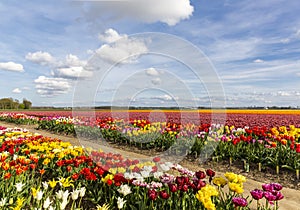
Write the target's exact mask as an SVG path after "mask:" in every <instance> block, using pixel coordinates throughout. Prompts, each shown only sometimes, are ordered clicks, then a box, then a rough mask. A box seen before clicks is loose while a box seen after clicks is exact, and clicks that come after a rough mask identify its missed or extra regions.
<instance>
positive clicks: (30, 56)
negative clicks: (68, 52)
mask: <svg viewBox="0 0 300 210" xmlns="http://www.w3.org/2000/svg"><path fill="white" fill-rule="evenodd" d="M25 58H26V59H27V60H29V61H31V62H34V63H38V64H41V65H51V64H53V63H54V62H55V59H54V57H53V56H52V55H51V54H50V53H48V52H42V51H37V52H34V53H27V55H26V56H25Z"/></svg>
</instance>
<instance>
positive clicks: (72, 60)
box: [64, 54, 86, 67]
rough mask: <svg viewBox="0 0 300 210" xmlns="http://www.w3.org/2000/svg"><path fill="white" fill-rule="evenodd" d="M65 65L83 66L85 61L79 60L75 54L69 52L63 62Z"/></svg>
mask: <svg viewBox="0 0 300 210" xmlns="http://www.w3.org/2000/svg"><path fill="white" fill-rule="evenodd" d="M64 64H65V65H67V66H71V67H73V66H84V65H86V61H84V60H80V59H79V58H78V57H77V56H76V55H72V54H69V55H67V56H66V60H65V62H64Z"/></svg>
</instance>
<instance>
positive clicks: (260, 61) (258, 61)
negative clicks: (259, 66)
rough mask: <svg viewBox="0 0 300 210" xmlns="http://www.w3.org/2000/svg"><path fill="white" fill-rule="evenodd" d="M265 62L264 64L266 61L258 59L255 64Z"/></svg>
mask: <svg viewBox="0 0 300 210" xmlns="http://www.w3.org/2000/svg"><path fill="white" fill-rule="evenodd" d="M263 62H264V60H262V59H256V60H254V61H253V63H263Z"/></svg>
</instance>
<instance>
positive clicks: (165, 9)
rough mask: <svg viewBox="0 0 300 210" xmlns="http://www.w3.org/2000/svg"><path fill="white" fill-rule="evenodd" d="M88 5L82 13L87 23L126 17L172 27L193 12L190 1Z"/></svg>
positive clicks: (139, 0)
mask: <svg viewBox="0 0 300 210" xmlns="http://www.w3.org/2000/svg"><path fill="white" fill-rule="evenodd" d="M85 4H88V3H86V2H85ZM89 4H90V5H89V6H87V7H85V9H86V11H84V12H85V16H86V19H87V20H88V21H94V20H95V19H98V18H99V19H101V20H102V21H103V19H102V18H103V17H107V16H108V17H109V18H111V19H113V20H116V19H122V20H123V19H124V18H126V17H128V18H130V19H133V20H135V21H139V22H146V23H154V22H163V23H166V24H168V25H170V26H173V25H175V24H177V23H179V22H180V21H181V20H185V19H188V18H189V17H190V16H192V13H193V11H194V7H193V6H192V5H191V3H190V0H176V1H174V0H152V1H149V0H129V1H106V2H105V3H103V2H102V3H101V2H100V1H96V2H89ZM107 19H108V18H107Z"/></svg>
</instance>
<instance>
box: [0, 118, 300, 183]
mask: <svg viewBox="0 0 300 210" xmlns="http://www.w3.org/2000/svg"><path fill="white" fill-rule="evenodd" d="M20 116H22V117H20ZM2 119H8V120H9V121H13V119H16V120H19V119H24V120H25V119H27V120H29V121H31V122H33V121H36V122H37V123H38V128H39V129H45V130H50V131H54V132H58V133H63V134H72V135H77V136H78V137H85V138H90V139H102V140H103V141H108V142H111V143H118V144H125V145H129V146H135V147H138V148H140V149H154V150H156V151H160V152H161V151H166V150H168V151H169V152H175V153H181V154H188V155H190V156H193V157H195V158H199V157H205V158H208V157H209V156H210V155H212V156H211V158H212V159H214V160H218V161H219V160H228V161H229V164H232V162H234V161H243V162H244V166H245V170H246V171H248V170H249V165H250V164H251V165H252V164H255V165H257V168H258V169H259V170H261V169H262V168H264V167H272V168H274V169H276V171H277V173H279V169H280V168H287V169H289V170H293V171H295V172H296V176H297V178H298V179H299V169H300V143H299V138H300V128H296V127H295V126H292V125H290V126H288V127H286V126H280V127H273V128H271V129H267V128H266V127H253V128H247V127H245V128H235V127H234V126H222V125H210V124H202V125H195V124H191V123H189V124H185V125H181V124H178V123H172V122H152V123H151V122H149V121H148V120H142V119H141V120H129V121H124V120H122V119H113V118H111V117H108V118H104V119H91V118H87V117H86V118H80V119H79V118H71V117H39V118H34V117H32V116H26V115H21V114H19V115H13V114H11V115H9V114H6V115H2ZM0 120H1V117H0ZM17 122H19V121H17ZM211 151H213V154H211V153H212V152H211Z"/></svg>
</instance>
